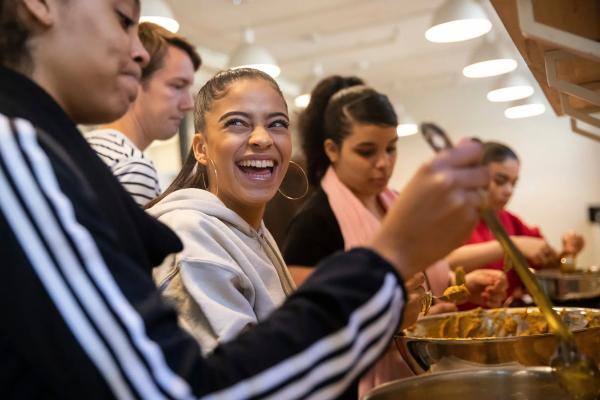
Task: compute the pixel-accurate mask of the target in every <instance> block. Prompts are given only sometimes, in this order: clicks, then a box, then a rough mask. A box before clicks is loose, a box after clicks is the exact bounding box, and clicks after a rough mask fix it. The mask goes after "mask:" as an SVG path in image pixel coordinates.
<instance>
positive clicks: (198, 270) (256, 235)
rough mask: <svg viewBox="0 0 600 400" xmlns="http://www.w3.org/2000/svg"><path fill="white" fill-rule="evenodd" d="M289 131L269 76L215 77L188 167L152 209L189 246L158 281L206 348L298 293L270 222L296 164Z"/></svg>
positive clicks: (202, 100)
mask: <svg viewBox="0 0 600 400" xmlns="http://www.w3.org/2000/svg"><path fill="white" fill-rule="evenodd" d="M288 125H289V118H288V112H287V105H286V102H285V100H284V99H283V95H282V94H281V91H280V90H279V87H278V86H277V84H276V83H275V81H274V80H273V79H272V78H271V77H270V76H268V75H267V74H265V73H262V72H260V71H258V70H254V69H236V70H229V71H224V72H221V73H219V74H217V75H216V76H215V77H213V78H212V79H211V80H209V81H208V82H207V83H206V84H205V85H204V87H203V88H202V89H201V90H200V92H199V94H198V97H197V99H196V107H195V128H196V132H197V134H196V135H195V136H194V139H193V143H192V149H191V151H190V154H189V156H188V159H187V161H186V163H185V165H184V167H183V169H182V171H181V172H180V174H179V175H178V176H177V178H175V180H174V182H173V184H172V185H171V186H170V187H169V188H168V189H167V191H166V192H165V193H164V194H163V195H162V196H161V197H159V198H158V199H157V200H155V201H154V202H153V203H151V204H150V208H149V210H148V212H149V213H150V214H152V215H154V216H156V217H157V218H158V219H159V220H160V221H162V222H164V223H165V224H167V225H168V226H170V227H171V228H172V229H173V230H174V231H175V232H177V234H178V235H179V237H180V238H181V239H182V241H183V243H184V251H183V252H182V253H179V254H177V255H174V256H171V257H170V258H168V259H167V260H166V261H165V262H164V263H163V264H162V265H161V267H160V268H158V269H157V270H156V271H155V273H154V277H155V280H156V282H157V284H158V285H159V287H160V288H161V290H163V293H164V294H165V295H166V297H167V298H170V299H172V300H173V301H174V302H175V304H176V306H177V307H178V309H179V311H180V312H181V318H180V319H181V321H182V323H183V324H184V326H185V327H186V328H187V329H188V330H189V331H190V332H191V333H192V334H193V335H194V336H195V337H196V338H197V339H198V340H199V341H200V343H201V344H202V349H203V350H204V351H211V350H212V349H213V348H214V347H215V346H216V345H217V344H218V342H220V341H228V340H230V339H232V338H234V337H235V336H237V335H238V334H239V333H240V332H241V331H242V330H244V329H245V328H247V327H249V326H252V325H254V324H256V323H257V322H258V321H260V320H262V319H264V318H265V317H266V316H267V315H268V314H269V313H270V312H271V311H273V310H274V309H275V308H276V307H277V306H278V305H280V304H281V303H282V302H283V300H284V299H285V298H286V296H287V295H289V294H290V293H291V292H292V291H293V289H294V283H293V281H292V279H291V277H290V275H289V273H288V270H287V268H286V266H285V263H284V262H283V258H282V256H281V254H280V252H279V249H278V248H277V245H276V243H275V241H274V240H273V238H272V236H271V234H270V233H269V231H268V230H267V229H266V227H265V225H264V223H263V221H262V219H263V214H264V211H265V206H266V203H267V202H268V201H269V200H271V198H273V196H275V194H276V193H277V190H278V189H279V186H280V185H281V182H282V180H283V178H284V176H285V174H286V171H287V168H288V163H289V161H290V157H291V152H292V143H291V137H290V131H289V129H288Z"/></svg>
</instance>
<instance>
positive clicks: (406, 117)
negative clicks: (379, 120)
mask: <svg viewBox="0 0 600 400" xmlns="http://www.w3.org/2000/svg"><path fill="white" fill-rule="evenodd" d="M395 109H396V115H397V116H398V126H397V127H396V133H397V134H398V136H399V137H403V136H411V135H414V134H416V133H417V132H419V126H418V125H417V123H416V122H415V120H414V119H413V118H412V117H411V116H410V114H409V113H408V112H407V111H406V108H405V107H404V106H403V105H398V106H396V107H395Z"/></svg>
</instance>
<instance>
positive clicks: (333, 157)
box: [323, 139, 340, 164]
mask: <svg viewBox="0 0 600 400" xmlns="http://www.w3.org/2000/svg"><path fill="white" fill-rule="evenodd" d="M323 150H325V154H326V155H327V158H329V162H331V163H332V164H335V163H336V162H337V160H338V159H339V158H340V148H339V147H338V145H337V144H335V142H334V141H333V140H331V139H325V141H324V142H323Z"/></svg>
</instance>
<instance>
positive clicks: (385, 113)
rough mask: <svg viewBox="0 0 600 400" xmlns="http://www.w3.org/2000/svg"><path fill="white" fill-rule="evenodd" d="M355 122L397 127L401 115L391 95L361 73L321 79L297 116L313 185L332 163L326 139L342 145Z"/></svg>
mask: <svg viewBox="0 0 600 400" xmlns="http://www.w3.org/2000/svg"><path fill="white" fill-rule="evenodd" d="M354 123H362V124H370V125H380V126H386V127H387V126H394V127H395V126H396V125H398V117H397V116H396V112H395V111H394V107H393V106H392V104H391V103H390V100H389V99H388V97H387V96H386V95H384V94H381V93H379V92H377V91H376V90H375V89H373V88H370V87H368V86H365V83H364V82H363V80H362V79H360V78H358V77H355V76H349V77H343V76H339V75H334V76H330V77H327V78H324V79H323V80H321V81H320V82H319V83H318V84H317V86H316V87H315V88H314V89H313V91H312V93H311V96H310V102H309V104H308V106H307V107H306V109H304V111H303V112H302V113H300V116H299V120H298V129H299V133H300V140H301V145H302V150H303V152H304V156H305V157H306V164H307V170H308V171H307V175H308V181H309V182H310V184H311V185H313V186H318V185H319V183H320V181H321V178H322V177H323V175H324V174H325V172H326V171H327V168H328V167H329V164H330V162H329V158H328V157H327V154H325V149H324V147H323V143H324V142H325V140H326V139H331V140H333V141H334V143H336V144H337V145H338V146H341V144H342V142H343V141H344V139H345V138H346V137H347V136H348V135H349V134H350V132H351V131H352V124H354Z"/></svg>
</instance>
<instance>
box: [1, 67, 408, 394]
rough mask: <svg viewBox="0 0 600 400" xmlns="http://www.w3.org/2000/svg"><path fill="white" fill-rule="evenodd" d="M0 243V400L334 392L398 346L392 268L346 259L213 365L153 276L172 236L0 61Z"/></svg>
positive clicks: (327, 266) (322, 271) (338, 258)
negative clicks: (183, 326) (389, 348)
mask: <svg viewBox="0 0 600 400" xmlns="http://www.w3.org/2000/svg"><path fill="white" fill-rule="evenodd" d="M2 114H5V115H6V114H8V115H9V116H10V117H11V118H7V117H5V116H4V115H2ZM24 118H26V119H27V120H26V119H24ZM28 120H29V121H34V122H35V123H36V127H34V126H33V125H32V124H31V123H30V122H29V121H28ZM38 128H41V129H43V131H42V130H39V129H38ZM0 238H1V240H0V260H2V279H0V304H2V305H3V306H4V307H3V310H2V323H1V324H0V376H1V377H2V378H1V379H0V398H1V399H19V400H21V399H37V398H44V399H112V398H117V399H196V398H201V399H227V400H237V399H240V400H241V399H259V398H271V399H286V400H287V399H290V400H291V399H336V398H338V397H339V395H340V394H341V393H342V392H343V391H344V389H345V388H346V387H348V385H349V384H350V382H352V381H353V380H354V379H356V378H357V377H358V376H359V375H360V374H361V373H362V372H363V371H365V370H366V369H367V368H368V367H369V366H370V365H371V364H372V363H373V362H374V361H375V360H376V359H377V358H378V357H379V356H380V355H381V354H382V353H383V351H384V350H385V349H386V348H387V345H388V343H389V341H390V339H391V337H392V335H393V333H394V332H395V331H396V329H397V327H398V324H399V320H400V313H401V310H402V307H403V304H404V296H405V295H404V291H403V288H402V283H401V282H402V281H401V279H400V278H399V276H398V274H397V273H396V272H395V270H394V268H392V266H390V265H389V264H388V263H387V262H386V261H385V260H383V259H382V258H381V257H379V256H378V255H377V254H375V253H373V252H371V251H369V250H366V249H355V250H352V251H351V252H349V253H339V254H337V255H334V256H332V257H331V258H329V259H328V260H326V261H324V263H323V264H324V265H323V266H322V267H318V268H316V269H315V272H314V273H313V275H312V276H311V278H310V279H309V280H307V282H306V283H305V284H304V285H303V286H302V287H301V288H299V289H298V290H297V291H296V292H295V293H294V294H292V296H290V297H289V298H288V299H287V300H286V302H285V303H284V304H283V305H282V306H281V307H280V308H279V309H278V310H276V311H274V312H273V313H272V314H271V316H270V317H269V318H268V319H267V320H266V321H263V322H261V323H260V324H258V325H257V326H255V327H254V328H253V329H250V330H248V331H247V332H245V333H243V334H241V335H240V336H239V337H238V338H237V339H235V340H233V341H231V342H229V343H226V344H222V345H220V346H219V347H218V348H217V349H216V350H215V351H214V352H213V353H212V354H211V355H209V356H207V357H202V354H201V352H200V348H199V346H198V344H197V343H196V342H195V341H194V340H193V339H192V338H191V337H190V336H189V335H188V334H186V333H185V332H184V331H182V329H181V328H180V327H179V325H178V323H177V315H176V314H175V312H174V311H173V309H172V308H171V307H169V306H168V305H166V304H165V303H164V302H163V300H162V298H161V295H160V293H159V292H158V291H157V289H156V287H155V286H154V284H153V282H152V279H151V277H150V274H149V271H148V267H149V266H151V265H157V263H159V262H161V261H162V260H163V259H164V257H165V256H166V254H168V253H169V252H171V253H172V252H177V251H180V250H181V243H180V242H179V241H178V239H177V237H176V236H175V235H174V234H173V232H171V231H170V230H169V229H167V228H166V227H165V226H164V225H162V224H160V223H158V222H157V221H156V220H154V219H153V218H152V217H150V216H149V215H148V214H147V213H145V212H144V211H143V210H142V209H140V208H139V207H137V206H136V204H135V203H134V202H133V200H132V199H131V197H130V196H128V195H127V194H126V193H125V192H124V191H123V188H122V187H121V186H120V185H119V184H118V182H117V181H116V180H115V179H114V177H113V176H112V175H111V174H110V171H109V170H108V169H107V168H106V166H105V165H104V163H103V162H102V161H100V160H99V159H98V158H97V157H95V155H94V152H93V151H92V150H91V148H90V147H89V145H88V144H87V143H86V141H85V140H84V139H83V138H82V136H81V134H80V132H79V131H78V130H77V128H76V127H75V125H74V124H73V123H72V122H71V121H70V120H69V119H68V117H67V115H66V114H65V113H64V111H62V110H61V109H60V107H59V106H58V104H57V103H56V102H54V100H53V99H51V98H50V97H49V96H48V94H47V93H46V92H44V91H42V90H41V89H40V88H39V87H38V86H37V85H35V84H34V83H33V82H31V81H30V80H28V79H27V78H26V77H24V76H22V75H19V74H16V73H15V72H14V71H7V70H5V69H4V70H3V69H2V67H0Z"/></svg>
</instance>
